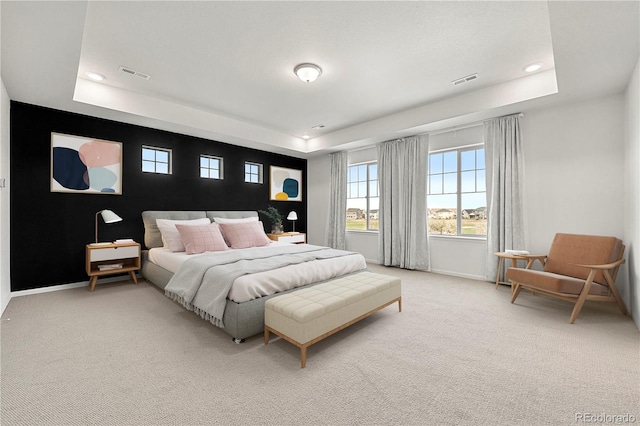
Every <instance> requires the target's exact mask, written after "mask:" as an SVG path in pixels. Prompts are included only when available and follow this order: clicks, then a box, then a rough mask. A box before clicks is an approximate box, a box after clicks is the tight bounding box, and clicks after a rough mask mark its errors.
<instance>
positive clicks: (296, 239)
mask: <svg viewBox="0 0 640 426" xmlns="http://www.w3.org/2000/svg"><path fill="white" fill-rule="evenodd" d="M278 241H280V242H283V243H304V234H299V235H287V236H285V237H278Z"/></svg>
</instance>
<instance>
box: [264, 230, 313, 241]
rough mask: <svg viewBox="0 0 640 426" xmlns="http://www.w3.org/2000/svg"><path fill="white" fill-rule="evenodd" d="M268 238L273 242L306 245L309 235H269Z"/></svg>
mask: <svg viewBox="0 0 640 426" xmlns="http://www.w3.org/2000/svg"><path fill="white" fill-rule="evenodd" d="M267 237H269V238H270V239H272V240H273V241H280V242H283V243H291V244H305V243H306V242H307V234H303V233H302V232H283V233H282V234H267Z"/></svg>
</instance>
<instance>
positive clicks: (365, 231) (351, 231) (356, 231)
mask: <svg viewBox="0 0 640 426" xmlns="http://www.w3.org/2000/svg"><path fill="white" fill-rule="evenodd" d="M346 233H347V234H378V231H376V230H371V229H347V230H346Z"/></svg>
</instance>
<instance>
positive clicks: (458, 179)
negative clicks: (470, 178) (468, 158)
mask: <svg viewBox="0 0 640 426" xmlns="http://www.w3.org/2000/svg"><path fill="white" fill-rule="evenodd" d="M479 149H482V150H483V151H484V156H485V164H484V165H483V166H484V167H483V168H477V167H478V164H477V159H476V164H475V166H476V168H474V169H466V170H462V153H463V152H468V151H477V150H479ZM446 152H455V153H456V171H455V173H456V193H455V196H456V234H435V233H431V232H429V226H428V225H427V235H428V237H438V238H440V237H443V238H473V239H480V240H486V239H487V234H486V233H485V234H463V233H462V216H463V215H462V212H463V211H464V210H465V209H463V208H462V196H463V195H464V194H473V193H482V192H484V194H485V205H484V208H485V211H486V208H487V205H486V204H487V201H486V194H487V188H486V172H487V170H486V147H485V144H484V142H480V143H474V144H469V145H463V146H457V147H448V148H442V149H437V150H433V151H429V154H428V158H427V162H428V164H429V170H428V172H427V198H428V197H429V196H430V195H444V194H453V193H446V192H442V193H440V194H431V193H430V192H431V176H433V175H437V174H441V175H443V183H442V186H443V189H444V185H445V184H444V174H446V173H447V172H445V170H444V168H443V170H442V172H440V173H431V170H430V168H431V155H432V154H444V153H446ZM471 170H473V171H474V172H476V175H477V172H478V170H484V173H485V188H484V191H477V180H476V191H463V190H462V173H463V172H465V171H471ZM476 179H477V176H476ZM429 208H431V207H429ZM427 219H428V218H427ZM484 219H485V220H487V221H488V218H487V217H485V218H484Z"/></svg>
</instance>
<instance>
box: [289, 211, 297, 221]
mask: <svg viewBox="0 0 640 426" xmlns="http://www.w3.org/2000/svg"><path fill="white" fill-rule="evenodd" d="M287 220H298V214H297V213H296V212H290V213H289V216H287Z"/></svg>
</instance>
